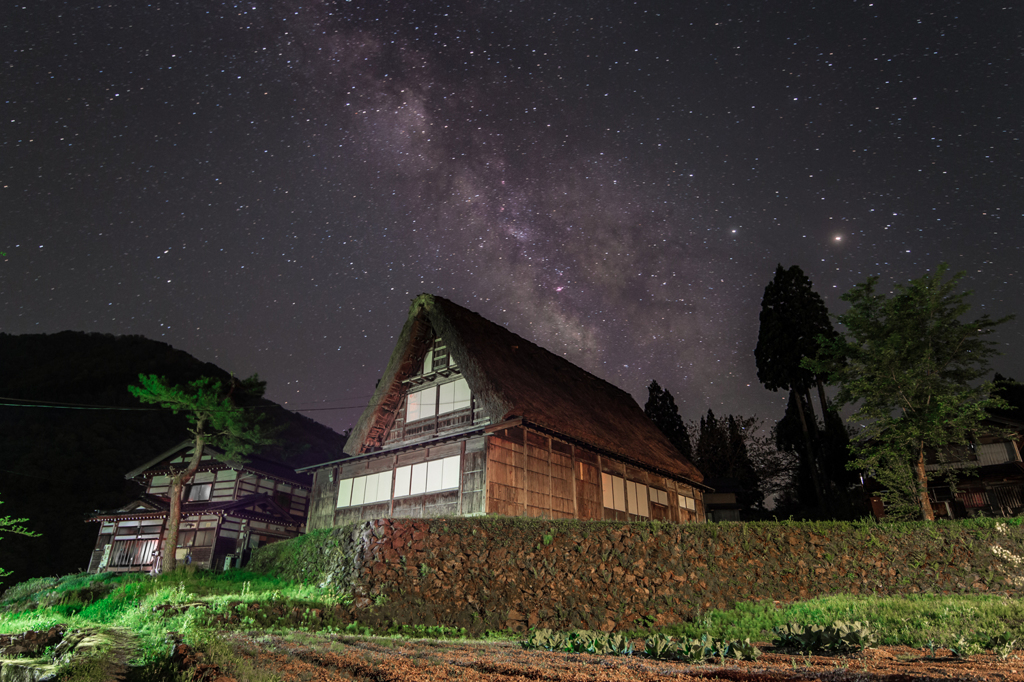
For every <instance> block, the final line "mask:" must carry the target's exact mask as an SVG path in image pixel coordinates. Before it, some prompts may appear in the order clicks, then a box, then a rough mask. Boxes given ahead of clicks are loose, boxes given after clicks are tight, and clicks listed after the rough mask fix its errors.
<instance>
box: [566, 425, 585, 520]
mask: <svg viewBox="0 0 1024 682" xmlns="http://www.w3.org/2000/svg"><path fill="white" fill-rule="evenodd" d="M569 467H570V469H571V470H572V517H573V518H574V519H579V518H580V504H579V501H578V500H577V499H576V498H577V494H576V446H575V445H573V444H572V443H570V444H569ZM580 478H583V469H582V468H580Z"/></svg>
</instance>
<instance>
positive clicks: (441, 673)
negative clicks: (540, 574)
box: [206, 633, 1024, 682]
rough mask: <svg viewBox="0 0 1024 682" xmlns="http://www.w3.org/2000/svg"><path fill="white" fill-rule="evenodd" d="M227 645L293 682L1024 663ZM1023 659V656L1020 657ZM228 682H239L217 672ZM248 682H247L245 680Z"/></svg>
mask: <svg viewBox="0 0 1024 682" xmlns="http://www.w3.org/2000/svg"><path fill="white" fill-rule="evenodd" d="M223 639H224V641H225V642H226V643H227V644H228V645H229V646H230V648H231V649H232V650H233V651H234V652H235V654H236V655H238V656H239V657H240V658H241V659H242V660H243V662H246V663H250V664H251V665H252V666H253V667H254V669H256V670H260V671H263V672H266V673H271V674H273V675H275V676H277V677H279V678H280V679H281V680H284V681H285V682H306V681H316V682H333V681H334V680H368V681H373V682H412V681H414V680H415V681H423V682H442V681H448V680H460V681H473V680H499V681H508V682H512V681H516V682H518V681H520V680H544V681H551V682H562V681H566V682H568V681H573V682H576V681H581V680H588V681H589V680H593V681H595V682H626V681H629V682H635V681H641V682H647V681H650V682H654V681H655V680H657V681H659V682H660V681H662V680H679V681H681V682H684V681H688V680H734V681H736V682H747V681H749V682H761V681H767V680H790V681H794V682H796V681H800V682H802V681H811V680H823V681H825V680H828V681H836V682H840V681H842V682H845V681H858V682H866V681H869V680H870V681H881V682H904V681H912V680H993V681H997V680H1020V681H1022V682H1024V659H1022V658H1020V657H1015V656H1011V657H1010V658H1007V659H1006V660H1000V659H999V658H998V657H997V656H996V655H994V654H991V653H985V654H978V655H975V656H971V657H970V658H969V659H968V660H960V659H956V658H953V657H952V655H951V654H950V652H949V651H947V650H944V649H937V650H936V651H935V652H934V658H933V657H932V654H931V652H930V651H928V650H921V649H912V648H909V647H879V648H873V649H867V650H865V651H863V652H861V653H858V654H854V655H850V656H846V657H827V656H809V657H805V656H802V655H800V654H791V653H783V652H778V651H773V650H772V647H771V646H770V645H768V644H761V645H759V647H760V648H761V649H762V651H764V654H763V655H762V656H761V657H760V658H759V659H758V660H757V661H734V660H729V661H727V662H726V663H725V665H714V664H706V665H688V664H682V663H675V662H659V661H652V660H650V659H647V658H643V657H640V656H628V657H626V656H593V655H589V654H564V653H549V652H539V651H524V650H522V649H521V648H520V647H519V646H518V645H517V644H516V643H513V642H468V643H467V642H445V641H435V640H391V639H383V638H357V637H350V636H339V635H311V634H308V633H301V634H297V635H295V636H281V635H265V634H259V633H247V634H243V633H230V634H225V635H224V636H223ZM1019 655H1020V652H1017V656H1019ZM209 673H210V674H208V675H207V676H206V677H207V679H210V680H214V679H216V680H218V682H227V680H229V679H231V678H228V677H225V676H219V673H218V672H216V671H212V670H211V671H209ZM242 682H245V681H244V680H242Z"/></svg>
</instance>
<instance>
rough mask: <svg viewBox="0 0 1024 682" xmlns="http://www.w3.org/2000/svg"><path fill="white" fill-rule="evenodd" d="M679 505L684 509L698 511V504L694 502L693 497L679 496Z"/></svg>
mask: <svg viewBox="0 0 1024 682" xmlns="http://www.w3.org/2000/svg"><path fill="white" fill-rule="evenodd" d="M679 506H680V507H682V508H683V509H689V510H690V511H696V510H697V505H696V504H694V502H693V498H692V497H684V496H683V495H680V496H679Z"/></svg>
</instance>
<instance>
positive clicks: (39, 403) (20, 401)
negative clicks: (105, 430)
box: [0, 396, 369, 412]
mask: <svg viewBox="0 0 1024 682" xmlns="http://www.w3.org/2000/svg"><path fill="white" fill-rule="evenodd" d="M2 400H9V401H17V402H0V407H40V408H48V409H53V410H129V411H136V412H137V411H143V412H158V411H162V410H164V409H167V408H163V407H119V406H117V405H86V404H83V403H61V402H48V401H43V400H28V399H24V398H5V397H3V396H0V401H2ZM275 407H280V408H281V409H283V410H288V411H289V412H330V411H335V410H365V409H366V408H367V407H369V405H344V406H341V407H310V408H304V409H291V408H288V407H285V406H283V405H277V404H274V405H253V406H249V407H243V408H242V409H245V410H270V409H273V408H275ZM183 409H184V408H183ZM210 411H211V412H214V411H222V412H229V411H230V410H210Z"/></svg>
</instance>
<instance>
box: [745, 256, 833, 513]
mask: <svg viewBox="0 0 1024 682" xmlns="http://www.w3.org/2000/svg"><path fill="white" fill-rule="evenodd" d="M760 322H761V325H760V328H759V330H758V333H757V347H756V348H755V349H754V360H755V362H756V363H757V378H758V380H760V382H761V383H762V384H764V386H765V388H767V389H768V390H770V391H777V390H779V389H780V388H781V389H784V390H787V391H790V393H791V397H792V399H793V400H795V401H796V404H797V415H798V417H799V420H800V427H801V430H802V432H803V436H804V442H805V445H806V449H805V452H806V456H807V461H806V467H807V468H808V470H809V471H810V473H811V480H812V481H813V483H814V490H815V495H816V497H817V499H818V506H819V507H820V508H822V509H824V508H826V507H827V506H828V501H829V490H828V488H829V484H828V481H827V479H826V478H825V477H824V475H823V472H822V465H821V462H820V461H819V459H824V457H819V448H816V447H815V444H814V441H815V440H817V438H818V433H817V419H816V418H815V416H814V408H813V406H812V405H811V394H810V387H811V386H812V385H816V386H817V389H818V400H819V401H820V402H821V410H822V414H825V412H827V411H828V409H829V406H828V401H827V400H826V398H825V389H824V385H823V382H822V381H821V379H822V375H821V373H816V372H812V371H811V370H809V369H807V368H805V367H803V366H801V364H800V363H801V361H802V360H803V359H804V358H805V357H814V356H815V355H816V354H817V352H818V338H819V337H821V336H824V337H826V338H830V337H832V336H834V335H835V331H834V330H833V329H832V323H831V322H830V321H829V317H828V309H827V308H826V307H825V303H824V301H822V300H821V296H819V295H818V294H817V293H816V292H815V291H814V289H813V288H812V285H811V280H810V279H809V278H808V277H807V275H805V274H804V273H803V270H801V269H800V267H799V266H797V265H794V266H792V267H790V268H789V269H788V270H787V269H785V268H783V267H782V265H779V266H778V267H776V269H775V277H774V278H773V279H772V281H771V282H769V283H768V286H766V287H765V289H764V297H763V298H762V299H761V315H760ZM826 425H827V422H826ZM811 427H814V434H813V436H812V433H811Z"/></svg>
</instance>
